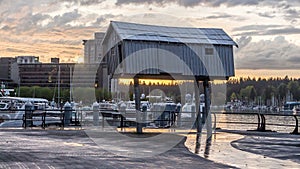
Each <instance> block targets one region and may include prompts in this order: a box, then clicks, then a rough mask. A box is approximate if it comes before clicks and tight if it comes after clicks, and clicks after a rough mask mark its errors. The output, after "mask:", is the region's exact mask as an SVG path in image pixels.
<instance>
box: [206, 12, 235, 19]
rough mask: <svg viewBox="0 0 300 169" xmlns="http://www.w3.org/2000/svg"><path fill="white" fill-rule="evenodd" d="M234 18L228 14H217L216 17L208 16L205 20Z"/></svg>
mask: <svg viewBox="0 0 300 169" xmlns="http://www.w3.org/2000/svg"><path fill="white" fill-rule="evenodd" d="M233 17H235V16H233V15H229V14H226V13H217V14H215V15H210V16H207V17H205V19H224V18H233Z"/></svg>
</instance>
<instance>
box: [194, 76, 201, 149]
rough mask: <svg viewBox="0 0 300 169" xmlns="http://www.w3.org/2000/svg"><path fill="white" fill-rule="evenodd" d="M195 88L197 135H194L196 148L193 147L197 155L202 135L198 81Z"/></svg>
mask: <svg viewBox="0 0 300 169" xmlns="http://www.w3.org/2000/svg"><path fill="white" fill-rule="evenodd" d="M194 88H195V110H196V115H197V116H196V117H197V118H196V121H195V125H196V128H197V134H196V147H195V153H196V154H199V150H200V146H201V140H200V139H201V134H202V122H201V113H200V97H199V96H200V92H199V81H198V80H196V81H195V83H194Z"/></svg>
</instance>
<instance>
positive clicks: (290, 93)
mask: <svg viewBox="0 0 300 169" xmlns="http://www.w3.org/2000/svg"><path fill="white" fill-rule="evenodd" d="M299 84H300V79H295V78H289V77H288V76H286V77H285V78H268V79H266V78H258V79H256V78H250V77H248V78H240V79H230V80H229V81H228V82H227V101H234V100H240V101H243V102H244V103H246V104H260V103H261V104H264V105H267V106H270V105H272V104H276V105H279V106H281V105H282V104H283V103H284V102H286V101H299V100H300V85H299Z"/></svg>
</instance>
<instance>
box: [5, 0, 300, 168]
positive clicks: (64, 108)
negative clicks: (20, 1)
mask: <svg viewBox="0 0 300 169" xmlns="http://www.w3.org/2000/svg"><path fill="white" fill-rule="evenodd" d="M124 2H125V1H124ZM124 2H121V1H116V2H115V4H114V6H118V5H119V4H123V3H124ZM126 2H127V1H126ZM56 3H59V2H55V3H53V4H52V5H54V4H56ZM97 3H99V4H101V3H106V1H101V2H81V1H78V2H64V4H63V5H62V6H60V8H62V9H65V10H67V9H68V8H70V7H72V6H73V5H74V4H77V5H78V6H90V5H91V4H97ZM165 3H166V2H159V3H158V2H148V4H147V5H148V6H150V7H149V11H152V10H155V9H156V8H158V7H157V5H165ZM173 3H174V4H172V5H173V7H174V5H175V6H176V5H179V6H183V7H184V8H185V9H189V8H190V7H192V6H194V5H195V4H197V5H199V4H200V2H196V3H195V2H193V4H192V2H181V1H180V3H179V2H173ZM198 3H199V4H198ZM207 3H208V2H204V1H203V2H201V5H200V6H203V5H204V4H207ZM234 3H237V5H236V4H234ZM234 3H233V2H232V4H231V2H230V3H229V2H224V3H223V2H222V3H219V4H217V3H216V2H211V4H210V7H214V8H219V7H220V6H222V7H224V10H225V9H226V8H231V6H234V7H239V6H242V5H244V3H238V2H234ZM264 3H268V2H264ZM285 3H288V2H284V4H283V3H280V8H282V10H284V11H285V10H286V13H289V14H290V15H291V12H290V11H291V10H295V11H296V9H294V8H292V9H290V10H289V11H287V9H288V8H291V6H292V5H287V4H285ZM0 4H3V3H1V2H0ZM128 4H130V5H133V6H134V5H137V4H144V2H142V1H141V2H130V1H128ZM245 4H247V7H251V6H252V4H251V3H245ZM258 4H260V5H261V2H257V3H256V4H255V5H257V8H259V7H258V6H259V5H258ZM52 5H51V7H49V8H48V9H47V11H51V10H54V6H52ZM147 5H145V6H143V8H141V9H143V10H144V8H145V7H146V8H145V9H147V8H148V7H147ZM197 5H196V6H197ZM272 5H273V6H272V8H274V9H275V6H274V4H272ZM45 6H47V5H45ZM124 6H125V7H128V6H126V5H124ZM124 6H122V7H124ZM137 6H138V5H137ZM52 7H53V8H52ZM109 7H110V6H109V5H107V8H109ZM154 7H155V8H154ZM276 7H277V6H276ZM166 8H167V6H166ZM203 8H204V6H203ZM37 9H39V8H32V9H31V8H30V10H31V13H28V14H27V15H28V16H32V17H34V18H32V19H34V20H36V25H35V26H37V25H39V26H40V27H45V28H48V27H51V25H52V24H53V25H55V26H54V27H53V25H52V28H53V29H54V28H55V31H54V30H53V32H54V33H53V34H57V35H60V36H61V37H62V38H63V39H58V40H56V39H55V40H54V38H55V37H54V36H53V40H52V39H51V38H50V35H51V34H52V33H49V35H48V34H47V36H48V37H49V39H47V40H48V41H51V43H53V44H56V45H57V46H60V45H61V44H64V45H65V46H64V48H65V50H64V51H61V52H60V53H59V54H57V55H56V56H55V55H54V57H52V56H51V59H50V58H49V56H45V55H46V54H43V53H41V55H40V56H31V55H30V56H29V55H28V56H27V55H25V56H23V55H19V56H15V57H0V65H1V67H0V69H1V71H0V81H1V89H0V168H51V169H53V168H143V169H144V168H300V160H299V157H300V156H299V154H300V150H299V136H300V133H299V118H300V102H299V100H300V79H296V78H292V77H289V76H288V75H286V76H285V77H269V78H261V77H250V76H248V77H246V76H245V77H239V78H238V77H236V69H239V68H240V65H242V66H241V67H242V68H248V66H249V67H251V68H253V69H257V67H258V68H265V67H267V68H269V69H270V68H274V67H277V66H278V67H279V68H278V70H283V69H284V68H288V69H289V68H294V67H296V68H298V67H297V66H298V65H297V64H293V63H292V62H296V61H298V60H297V58H296V57H295V56H294V54H295V53H299V52H297V51H298V50H296V49H294V48H296V47H298V46H297V44H292V43H294V41H295V40H291V39H292V38H290V39H288V38H287V39H285V36H282V37H276V38H274V39H271V40H268V41H267V40H265V39H263V40H260V39H259V38H258V37H257V36H265V34H266V35H269V34H270V35H271V32H279V33H281V32H284V31H281V30H279V29H287V28H288V26H287V24H283V25H284V26H278V25H274V24H272V25H259V27H260V30H256V28H255V27H256V26H255V25H244V26H243V27H235V26H232V25H234V24H232V23H231V22H228V25H226V26H225V25H223V26H218V25H214V26H211V27H207V25H209V22H207V23H206V22H205V23H202V24H201V25H200V26H199V27H198V26H197V27H193V26H191V25H189V24H185V23H184V22H178V23H180V24H178V23H177V24H176V25H177V26H171V25H168V24H154V23H151V24H149V23H144V22H133V21H131V20H130V21H127V19H116V18H119V17H123V14H120V15H119V16H117V15H115V14H113V15H111V14H107V16H105V17H104V18H102V17H101V18H100V17H99V18H98V17H97V14H96V13H93V14H88V13H89V12H88V11H87V15H86V14H83V13H82V11H83V10H78V9H77V8H75V7H74V9H73V7H72V10H74V11H71V12H69V13H63V12H62V13H60V14H55V13H47V14H46V13H44V14H43V15H40V16H36V15H35V13H34V12H36V13H39V11H38V10H37ZM118 9H120V8H118ZM26 10H27V8H24V9H22V10H21V11H22V12H24V11H26ZM90 10H91V11H92V9H90ZM90 10H89V11H90ZM120 10H121V9H120ZM138 10H139V8H137V9H136V11H138ZM181 10H182V9H181ZM33 11H34V12H33ZM54 11H55V10H54ZM133 11H135V10H133ZM243 11H244V10H243ZM98 12H99V11H98ZM207 12H208V10H207ZM260 12H261V11H258V12H257V13H259V14H258V15H259V16H260V17H262V15H263V16H264V17H266V18H269V19H271V18H273V17H274V18H275V16H276V17H278V16H279V15H275V13H274V16H273V15H272V16H271V15H270V16H269V14H268V13H260ZM5 13H9V12H4V13H3V14H2V15H3V16H5V15H6V14H5ZM248 13H249V12H248ZM116 14H119V13H116ZM211 14H213V15H214V16H209V15H206V14H205V15H203V16H201V18H203V19H204V20H208V19H214V20H218V19H222V20H226V18H227V17H229V18H230V17H232V16H233V15H227V14H225V13H218V12H214V13H211ZM110 15H111V16H110ZM234 15H235V16H238V15H237V14H234ZM253 15H257V14H253ZM153 16H154V15H153V14H147V15H143V20H144V19H145V18H147V17H153ZM280 16H281V15H280ZM73 17H74V18H80V19H83V20H89V19H88V18H90V17H95V18H94V19H96V22H88V23H85V24H82V23H80V22H79V20H77V21H76V19H75V20H74V22H71V20H73V19H72V18H73ZM106 17H113V18H115V19H116V20H114V19H112V20H108V19H107V18H106ZM282 17H283V18H284V19H283V20H285V19H286V18H287V16H286V15H282ZM16 18H17V16H16ZM133 18H135V17H133ZM137 18H138V17H137ZM158 18H161V19H159V20H164V18H163V17H161V16H159V17H158ZM32 19H31V20H32ZM235 19H236V20H240V21H241V22H242V20H243V19H242V18H238V17H236V18H235ZM10 20H14V19H13V18H11V17H8V18H7V19H5V20H3V21H1V24H2V22H9V21H10ZM25 21H26V23H27V21H28V20H25ZM58 21H59V22H61V23H63V24H64V25H65V26H67V27H68V30H67V31H66V30H65V32H64V31H63V30H60V28H59V24H58V25H56V24H55V22H58ZM15 22H17V21H15ZM168 22H169V21H168ZM197 22H201V21H200V20H199V21H197ZM197 22H195V23H196V24H197ZM253 22H256V21H255V20H253ZM26 23H25V22H24V23H23V24H24V25H25V26H24V27H25V28H26V27H27V26H29V25H27V24H26ZM30 23H31V22H30ZM104 23H105V24H106V26H102V24H104ZM218 23H223V22H218ZM249 23H251V22H249ZM266 23H267V22H266ZM292 23H293V25H295V24H297V20H293V21H292ZM231 24H232V25H231ZM33 25H34V23H33V21H32V27H33ZM75 25H76V26H75ZM95 25H101V29H100V28H97V31H95V29H93V27H95ZM197 25H198V24H197ZM84 26H88V27H89V28H91V29H86V30H85V31H86V32H85V33H84V34H80V32H81V31H79V30H76V29H79V28H80V29H82V28H84ZM16 27H17V26H16ZM29 27H30V26H29ZM25 28H24V29H25ZM73 28H74V30H73ZM254 28H255V29H254ZM274 28H276V29H274ZM292 28H296V27H289V29H288V30H289V31H290V29H292ZM9 29H15V28H13V27H8V26H6V25H5V24H3V25H1V28H0V30H1V31H4V32H5V31H7V30H9ZM263 29H265V32H263ZM277 29H278V30H277ZM42 30H44V28H43V29H42ZM100 30H101V31H100ZM21 31H22V30H21ZM73 31H74V32H73ZM252 31H253V32H252ZM26 32H27V31H25V30H24V31H23V32H22V33H20V32H19V30H16V31H15V32H14V33H13V34H12V35H14V34H18V35H20V38H24V37H22V34H23V33H24V34H25V33H26ZM32 32H35V33H32V35H33V36H37V35H35V34H39V33H40V31H36V30H35V31H32ZM41 32H42V31H41ZM50 32H52V31H50ZM66 32H67V33H71V34H72V38H71V37H69V39H68V38H67V36H66V35H65V33H66ZM77 32H78V33H77ZM91 32H94V33H93V34H92V35H93V39H86V38H88V37H86V35H87V34H91ZM227 32H228V33H229V34H228V33H227ZM251 32H252V33H251ZM291 32H292V31H291ZM291 32H285V33H286V34H291ZM247 34H254V35H253V36H254V38H253V40H252V35H251V36H249V37H248V35H247ZM255 34H257V35H255ZM7 35H8V34H7ZM246 35H247V36H246ZM39 36H43V37H47V36H45V35H43V34H39ZM255 36H256V37H255ZM20 38H18V39H17V40H14V41H21V40H20ZM78 38H82V39H80V40H79V42H78ZM25 39H30V38H29V35H28V37H26V38H25ZM33 39H34V40H35V41H37V42H39V43H40V46H44V45H45V44H46V43H47V40H43V41H41V40H39V39H37V38H36V39H35V38H33ZM275 42H276V44H275ZM11 43H12V42H11ZM31 43H32V42H31ZM79 43H80V45H81V46H80V47H79V46H78V45H77V47H76V45H74V44H79ZM258 44H259V45H258ZM278 44H280V45H278ZM281 44H282V45H281ZM269 45H271V46H276V47H277V46H279V48H282V50H283V51H278V50H277V49H276V50H275V49H273V50H270V49H269V50H268V48H269ZM253 46H254V47H253ZM52 47H53V46H48V48H49V50H47V51H46V52H48V54H49V53H51V52H50V49H51V48H52ZM31 48H32V47H31ZM79 48H83V51H82V52H83V54H82V56H78V55H81V54H78V53H79V52H78V51H77V54H76V56H75V55H74V53H73V55H72V56H69V57H68V58H63V57H61V56H62V55H66V54H70V53H72V52H70V51H69V50H74V51H75V50H78V49H79ZM57 49H58V48H57ZM287 49H288V50H287ZM6 50H7V51H15V52H16V53H18V51H23V50H24V51H26V50H25V48H19V49H14V48H13V47H11V46H10V47H6ZM31 50H32V49H31ZM36 50H37V51H39V50H38V49H36ZM285 50H287V51H289V50H291V51H292V53H288V52H287V51H285ZM53 51H54V50H53ZM241 51H242V52H241ZM266 51H267V52H266ZM253 53H255V55H256V57H257V58H260V59H257V60H256V59H255V58H256V57H253V56H252V55H253ZM278 53H279V54H280V57H278V60H276V59H274V60H276V62H275V61H272V60H271V59H270V58H272V57H273V56H275V55H278ZM48 54H47V55H48ZM251 54H252V55H251ZM289 55H291V56H289ZM264 57H265V58H264ZM249 58H251V59H249ZM279 58H280V59H279ZM282 58H288V59H287V60H285V62H283V60H284V59H282ZM40 59H41V60H43V62H42V61H40ZM45 59H49V60H50V63H49V62H47V63H45V62H44V60H45ZM67 59H68V60H67ZM74 59H78V61H77V62H70V61H72V60H74ZM281 62H282V63H284V64H282V63H281ZM236 63H239V64H240V65H236ZM248 64H249V65H248ZM281 64H282V65H281ZM269 65H272V66H269ZM249 73H250V72H249Z"/></svg>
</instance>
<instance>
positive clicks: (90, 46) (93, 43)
mask: <svg viewBox="0 0 300 169" xmlns="http://www.w3.org/2000/svg"><path fill="white" fill-rule="evenodd" d="M104 35H105V33H102V32H96V33H95V34H94V38H95V39H90V40H83V45H84V63H86V64H91V63H100V61H101V59H102V45H101V43H102V40H103V38H104Z"/></svg>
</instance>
